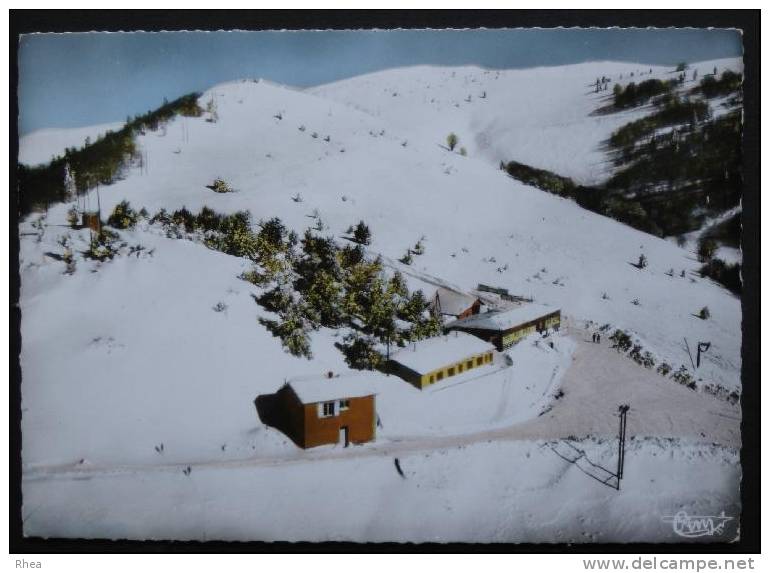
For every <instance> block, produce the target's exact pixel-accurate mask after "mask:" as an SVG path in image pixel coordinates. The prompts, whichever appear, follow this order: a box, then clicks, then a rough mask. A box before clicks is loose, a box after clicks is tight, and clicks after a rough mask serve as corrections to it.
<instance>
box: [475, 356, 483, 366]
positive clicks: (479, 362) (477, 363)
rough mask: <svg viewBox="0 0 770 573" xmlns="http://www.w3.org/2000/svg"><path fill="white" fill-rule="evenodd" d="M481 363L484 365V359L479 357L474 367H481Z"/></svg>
mask: <svg viewBox="0 0 770 573" xmlns="http://www.w3.org/2000/svg"><path fill="white" fill-rule="evenodd" d="M483 363H484V359H483V358H482V357H481V356H479V357H478V358H477V359H476V366H481V365H482V364H483Z"/></svg>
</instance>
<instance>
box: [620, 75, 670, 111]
mask: <svg viewBox="0 0 770 573" xmlns="http://www.w3.org/2000/svg"><path fill="white" fill-rule="evenodd" d="M676 85H677V82H676V80H668V81H665V82H664V81H662V80H646V81H643V82H640V83H638V84H637V83H634V82H631V83H630V84H628V85H627V86H626V87H625V88H624V87H623V86H621V85H620V84H615V87H614V89H613V91H612V95H613V101H614V104H615V107H616V108H618V109H624V108H629V107H635V106H638V105H642V104H645V103H647V102H648V101H650V99H652V98H653V97H654V96H658V95H661V94H667V93H671V91H672V90H673V88H674V87H675V86H676Z"/></svg>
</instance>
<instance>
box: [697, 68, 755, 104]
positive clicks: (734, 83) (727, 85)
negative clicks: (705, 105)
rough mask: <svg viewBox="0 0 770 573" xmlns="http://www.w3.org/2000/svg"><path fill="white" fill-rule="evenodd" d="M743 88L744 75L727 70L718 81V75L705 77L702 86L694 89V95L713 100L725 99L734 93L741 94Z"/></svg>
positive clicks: (701, 82)
mask: <svg viewBox="0 0 770 573" xmlns="http://www.w3.org/2000/svg"><path fill="white" fill-rule="evenodd" d="M742 87H743V75H741V74H739V73H736V72H733V71H730V70H726V71H724V72H722V76H721V77H720V78H719V79H717V77H716V75H711V76H704V77H703V78H702V79H701V81H700V84H699V85H698V86H697V87H695V88H693V89H692V93H693V94H701V95H703V97H706V98H709V99H712V98H715V97H723V96H727V95H730V94H733V93H740V92H741V90H742Z"/></svg>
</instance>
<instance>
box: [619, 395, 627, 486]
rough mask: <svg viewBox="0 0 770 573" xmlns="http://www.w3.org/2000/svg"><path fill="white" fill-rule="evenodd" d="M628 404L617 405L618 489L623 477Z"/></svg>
mask: <svg viewBox="0 0 770 573" xmlns="http://www.w3.org/2000/svg"><path fill="white" fill-rule="evenodd" d="M629 408H630V406H629V405H628V404H621V405H620V406H618V419H619V421H620V427H619V428H618V471H617V474H616V475H617V478H618V487H617V489H618V490H619V489H620V480H622V479H623V466H624V465H625V461H626V415H627V414H628V410H629Z"/></svg>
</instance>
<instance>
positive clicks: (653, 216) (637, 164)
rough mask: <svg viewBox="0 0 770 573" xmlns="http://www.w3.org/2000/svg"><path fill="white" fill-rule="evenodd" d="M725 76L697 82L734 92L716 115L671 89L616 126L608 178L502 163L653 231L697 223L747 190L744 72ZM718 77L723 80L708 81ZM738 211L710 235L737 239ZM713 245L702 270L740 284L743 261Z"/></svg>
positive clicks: (678, 231)
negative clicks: (599, 180)
mask: <svg viewBox="0 0 770 573" xmlns="http://www.w3.org/2000/svg"><path fill="white" fill-rule="evenodd" d="M722 78H723V79H722V80H715V79H714V77H713V76H707V77H706V78H703V80H701V83H700V84H699V86H698V87H697V88H694V89H693V90H691V93H693V92H695V91H696V90H699V91H700V93H703V94H704V95H705V94H706V93H709V94H711V93H717V92H718V93H719V95H722V96H729V95H731V94H732V95H734V97H733V98H732V99H731V100H730V101H731V102H732V103H730V102H728V103H727V107H728V111H726V112H724V113H722V114H721V115H719V116H718V117H716V118H715V117H712V114H711V110H710V108H709V105H708V103H707V102H705V101H700V100H696V99H689V98H680V97H679V96H677V95H676V94H671V93H665V94H663V95H662V96H659V97H657V98H655V100H654V101H653V105H654V106H655V111H654V112H653V113H652V114H650V115H648V116H646V117H644V118H642V119H639V120H636V121H633V122H631V123H628V124H626V125H625V126H623V127H621V128H620V129H618V130H617V131H615V132H614V133H613V134H612V135H611V137H610V138H609V140H608V141H607V142H606V145H607V150H608V153H609V155H610V157H611V159H612V161H613V163H614V165H615V167H616V170H615V172H614V174H613V175H612V176H611V177H610V178H609V179H608V180H607V181H606V182H605V183H604V184H603V185H600V186H592V187H588V186H581V185H578V184H576V183H575V182H574V181H572V180H571V179H570V178H568V177H563V176H560V175H557V174H554V173H551V172H549V171H546V170H544V169H536V168H533V167H530V166H527V165H524V164H521V163H518V162H515V161H511V162H509V163H507V164H503V167H504V168H505V170H506V172H507V173H508V174H509V175H510V176H511V177H514V178H516V179H518V180H519V181H522V182H523V183H526V184H528V185H533V186H535V187H538V188H539V189H542V190H544V191H548V192H549V193H553V194H556V195H559V196H561V197H569V198H572V199H574V200H575V201H576V202H577V203H578V204H579V205H580V206H582V207H584V208H586V209H589V210H591V211H594V212H597V213H601V214H602V215H606V216H609V217H612V218H614V219H616V220H618V221H621V222H623V223H626V224H628V225H630V226H632V227H634V228H636V229H640V230H642V231H645V232H647V233H651V234H653V235H657V236H660V237H672V236H681V235H683V234H685V233H688V232H691V231H695V230H698V229H700V228H702V226H703V225H704V223H705V222H706V220H707V219H709V218H713V217H716V216H718V215H720V214H722V213H724V212H725V211H727V210H729V209H732V208H734V207H737V206H739V205H740V201H741V197H742V191H743V178H742V147H741V143H742V141H741V139H742V113H741V108H740V95H741V94H740V88H741V84H740V75H739V74H734V73H732V72H725V73H724V74H722ZM714 82H717V84H718V86H719V87H718V88H712V87H709V86H712V84H713V83H714ZM644 83H647V82H644ZM640 85H641V84H640ZM704 86H706V87H705V88H704ZM739 219H740V217H739V215H736V216H735V217H732V218H730V219H728V220H727V221H725V222H724V223H722V224H720V225H718V226H716V227H713V228H712V229H710V230H709V231H708V233H707V234H706V235H707V236H706V237H704V241H705V240H709V241H713V242H714V244H717V243H721V244H724V245H728V246H733V247H735V246H738V245H739V244H740V220H739ZM706 251H710V252H711V254H709V255H708V256H706V257H703V258H702V262H703V263H704V266H703V268H702V269H701V274H702V275H703V276H709V277H711V278H713V279H714V280H717V281H719V282H720V283H722V284H723V285H725V286H726V287H727V288H729V289H730V290H732V291H733V292H739V291H740V265H729V264H726V263H724V262H723V261H720V260H718V259H713V258H712V257H713V251H715V248H714V249H706Z"/></svg>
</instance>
